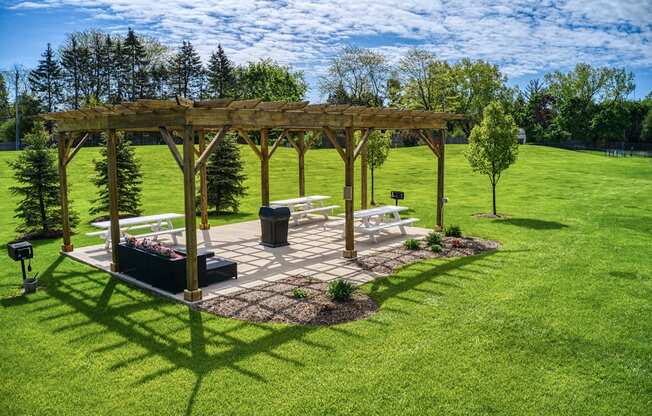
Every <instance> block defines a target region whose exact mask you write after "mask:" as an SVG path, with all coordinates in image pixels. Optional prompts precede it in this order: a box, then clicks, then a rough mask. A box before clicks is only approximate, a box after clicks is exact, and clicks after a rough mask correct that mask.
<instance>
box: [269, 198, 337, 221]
mask: <svg viewBox="0 0 652 416" xmlns="http://www.w3.org/2000/svg"><path fill="white" fill-rule="evenodd" d="M330 198H331V197H330V196H326V195H311V196H303V197H300V198H291V199H282V200H278V201H271V202H270V204H271V205H272V206H283V207H288V208H289V209H290V218H292V221H293V222H294V225H299V220H300V219H301V218H307V217H308V215H309V214H319V215H323V216H324V218H325V219H328V214H329V213H330V214H332V212H333V210H334V209H335V208H339V205H324V201H326V200H328V199H330Z"/></svg>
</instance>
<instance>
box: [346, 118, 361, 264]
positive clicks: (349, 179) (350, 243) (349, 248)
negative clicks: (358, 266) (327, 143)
mask: <svg viewBox="0 0 652 416" xmlns="http://www.w3.org/2000/svg"><path fill="white" fill-rule="evenodd" d="M344 132H345V134H346V150H345V152H344V238H345V243H344V252H343V253H342V256H343V257H345V258H349V259H352V258H355V257H356V256H357V253H356V251H355V240H354V235H353V182H354V181H353V179H354V167H355V155H354V153H355V151H354V148H353V128H351V127H347V128H345V129H344Z"/></svg>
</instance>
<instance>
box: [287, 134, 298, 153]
mask: <svg viewBox="0 0 652 416" xmlns="http://www.w3.org/2000/svg"><path fill="white" fill-rule="evenodd" d="M287 141H288V143H290V144H291V145H292V147H293V148H294V150H296V152H297V153H299V152H300V151H301V150H299V146H298V145H297V142H296V140H294V137H292V136H291V135H289V134H288V135H287Z"/></svg>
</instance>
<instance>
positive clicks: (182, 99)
mask: <svg viewBox="0 0 652 416" xmlns="http://www.w3.org/2000/svg"><path fill="white" fill-rule="evenodd" d="M174 99H175V100H176V102H177V105H180V106H182V107H186V108H191V107H193V106H194V105H195V103H194V102H193V101H192V100H189V99H187V98H185V97H182V96H180V95H177V96H176V97H174Z"/></svg>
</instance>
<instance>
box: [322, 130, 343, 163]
mask: <svg viewBox="0 0 652 416" xmlns="http://www.w3.org/2000/svg"><path fill="white" fill-rule="evenodd" d="M324 134H326V137H327V138H328V140H329V141H330V142H331V144H332V145H333V147H334V148H335V150H337V153H339V154H340V157H341V158H342V160H344V161H346V155H345V154H344V150H342V147H341V146H340V145H339V143H337V136H336V135H335V132H334V131H333V130H331V128H330V127H324Z"/></svg>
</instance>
